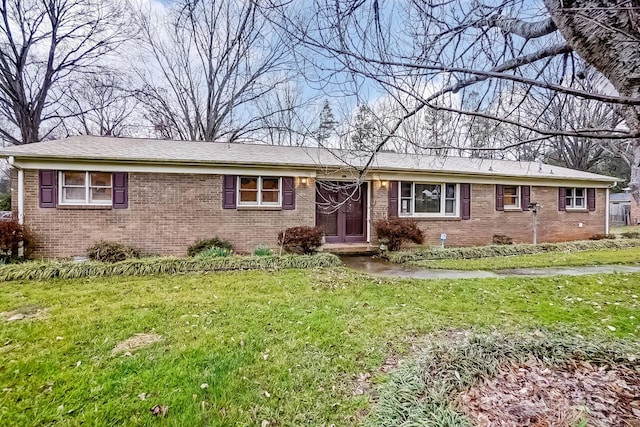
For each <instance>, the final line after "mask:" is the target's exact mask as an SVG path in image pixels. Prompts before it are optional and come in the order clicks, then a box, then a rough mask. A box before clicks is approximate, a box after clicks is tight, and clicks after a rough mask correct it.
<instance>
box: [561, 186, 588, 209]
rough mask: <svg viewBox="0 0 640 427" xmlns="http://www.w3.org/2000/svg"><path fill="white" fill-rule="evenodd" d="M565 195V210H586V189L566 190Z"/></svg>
mask: <svg viewBox="0 0 640 427" xmlns="http://www.w3.org/2000/svg"><path fill="white" fill-rule="evenodd" d="M565 191H566V194H565V207H566V209H586V208H587V189H586V188H567V189H566V190H565Z"/></svg>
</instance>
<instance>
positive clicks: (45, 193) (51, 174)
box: [38, 170, 58, 208]
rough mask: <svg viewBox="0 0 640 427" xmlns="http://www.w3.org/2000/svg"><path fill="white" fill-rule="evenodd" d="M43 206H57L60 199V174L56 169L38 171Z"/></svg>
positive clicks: (41, 204)
mask: <svg viewBox="0 0 640 427" xmlns="http://www.w3.org/2000/svg"><path fill="white" fill-rule="evenodd" d="M38 178H39V193H40V194H39V196H40V207H41V208H55V207H56V204H57V201H58V185H57V184H58V174H57V172H56V171H54V170H40V171H38Z"/></svg>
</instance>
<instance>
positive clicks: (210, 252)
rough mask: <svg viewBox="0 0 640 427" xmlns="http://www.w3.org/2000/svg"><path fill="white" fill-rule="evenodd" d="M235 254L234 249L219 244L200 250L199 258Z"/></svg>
mask: <svg viewBox="0 0 640 427" xmlns="http://www.w3.org/2000/svg"><path fill="white" fill-rule="evenodd" d="M231 255H233V250H231V249H227V248H221V247H219V246H212V247H210V248H207V249H205V250H203V251H200V252H199V253H198V255H196V256H197V257H198V258H215V257H223V258H224V257H228V256H231Z"/></svg>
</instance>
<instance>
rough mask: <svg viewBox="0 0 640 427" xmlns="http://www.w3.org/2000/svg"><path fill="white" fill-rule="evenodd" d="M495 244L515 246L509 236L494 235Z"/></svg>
mask: <svg viewBox="0 0 640 427" xmlns="http://www.w3.org/2000/svg"><path fill="white" fill-rule="evenodd" d="M493 244H494V245H513V239H512V238H511V237H509V236H505V235H504V234H494V235H493Z"/></svg>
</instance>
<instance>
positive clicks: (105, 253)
mask: <svg viewBox="0 0 640 427" xmlns="http://www.w3.org/2000/svg"><path fill="white" fill-rule="evenodd" d="M87 256H88V257H89V259H90V260H93V261H101V262H112V263H113V262H119V261H124V260H127V259H132V258H140V250H139V249H136V248H134V247H132V246H128V245H124V244H122V243H117V242H107V241H104V240H101V241H99V242H98V243H96V244H95V245H93V246H91V247H90V248H89V249H87Z"/></svg>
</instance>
